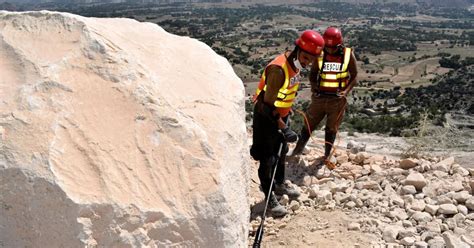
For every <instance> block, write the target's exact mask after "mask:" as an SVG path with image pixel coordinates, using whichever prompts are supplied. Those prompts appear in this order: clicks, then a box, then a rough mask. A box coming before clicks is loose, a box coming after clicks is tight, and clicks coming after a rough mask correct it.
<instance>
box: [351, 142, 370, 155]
mask: <svg viewBox="0 0 474 248" xmlns="http://www.w3.org/2000/svg"><path fill="white" fill-rule="evenodd" d="M365 148H366V144H363V143H359V142H356V141H353V140H349V142H347V149H349V150H350V151H351V153H353V154H355V153H359V152H363V151H365Z"/></svg>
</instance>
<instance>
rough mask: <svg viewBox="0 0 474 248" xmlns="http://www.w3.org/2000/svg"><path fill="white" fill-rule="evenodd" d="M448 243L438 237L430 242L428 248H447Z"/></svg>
mask: <svg viewBox="0 0 474 248" xmlns="http://www.w3.org/2000/svg"><path fill="white" fill-rule="evenodd" d="M445 246H446V243H445V242H444V239H443V238H442V237H439V236H436V237H434V238H433V239H431V240H429V241H428V247H430V248H445Z"/></svg>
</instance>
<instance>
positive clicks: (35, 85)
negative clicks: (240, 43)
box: [0, 12, 249, 247]
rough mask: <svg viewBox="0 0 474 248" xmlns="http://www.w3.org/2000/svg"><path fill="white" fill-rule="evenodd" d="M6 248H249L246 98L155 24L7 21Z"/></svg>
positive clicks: (1, 124) (3, 30) (2, 164)
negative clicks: (177, 247) (166, 247)
mask: <svg viewBox="0 0 474 248" xmlns="http://www.w3.org/2000/svg"><path fill="white" fill-rule="evenodd" d="M0 74H1V76H0V111H1V116H0V134H1V135H0V138H1V143H0V241H1V242H2V245H4V246H5V247H86V246H87V247H95V246H98V247H130V246H131V247H157V246H160V247H162V246H170V245H171V244H173V245H175V246H180V247H245V246H246V244H247V231H248V230H247V229H248V227H247V226H248V225H247V223H248V219H249V207H248V206H249V199H248V190H249V160H248V156H247V154H248V146H247V144H246V142H247V141H246V140H247V137H246V129H245V122H244V116H245V113H244V97H245V94H244V87H243V85H242V82H241V80H240V79H239V78H238V77H237V76H236V75H235V73H234V72H233V70H232V67H231V66H230V65H229V63H228V62H227V60H226V59H224V58H223V57H221V56H219V55H217V54H216V53H215V52H214V51H213V50H212V49H211V48H209V47H208V46H207V45H205V44H204V43H202V42H199V41H197V40H194V39H191V38H187V37H179V36H176V35H172V34H169V33H167V32H166V31H164V30H163V29H162V28H160V27H159V26H157V25H155V24H151V23H139V22H137V21H134V20H129V19H98V18H84V17H80V16H76V15H72V14H62V13H54V12H27V13H10V12H0Z"/></svg>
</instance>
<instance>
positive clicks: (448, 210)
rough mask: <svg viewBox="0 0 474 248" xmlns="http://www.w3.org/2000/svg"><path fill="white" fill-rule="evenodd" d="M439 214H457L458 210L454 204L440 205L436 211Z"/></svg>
mask: <svg viewBox="0 0 474 248" xmlns="http://www.w3.org/2000/svg"><path fill="white" fill-rule="evenodd" d="M438 213H441V214H457V213H458V208H457V207H456V206H455V205H454V204H441V205H440V206H439V209H438Z"/></svg>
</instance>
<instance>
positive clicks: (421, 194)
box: [415, 193, 426, 200]
mask: <svg viewBox="0 0 474 248" xmlns="http://www.w3.org/2000/svg"><path fill="white" fill-rule="evenodd" d="M425 196H426V195H425V194H424V193H418V194H416V195H415V199H418V200H423V199H425Z"/></svg>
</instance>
